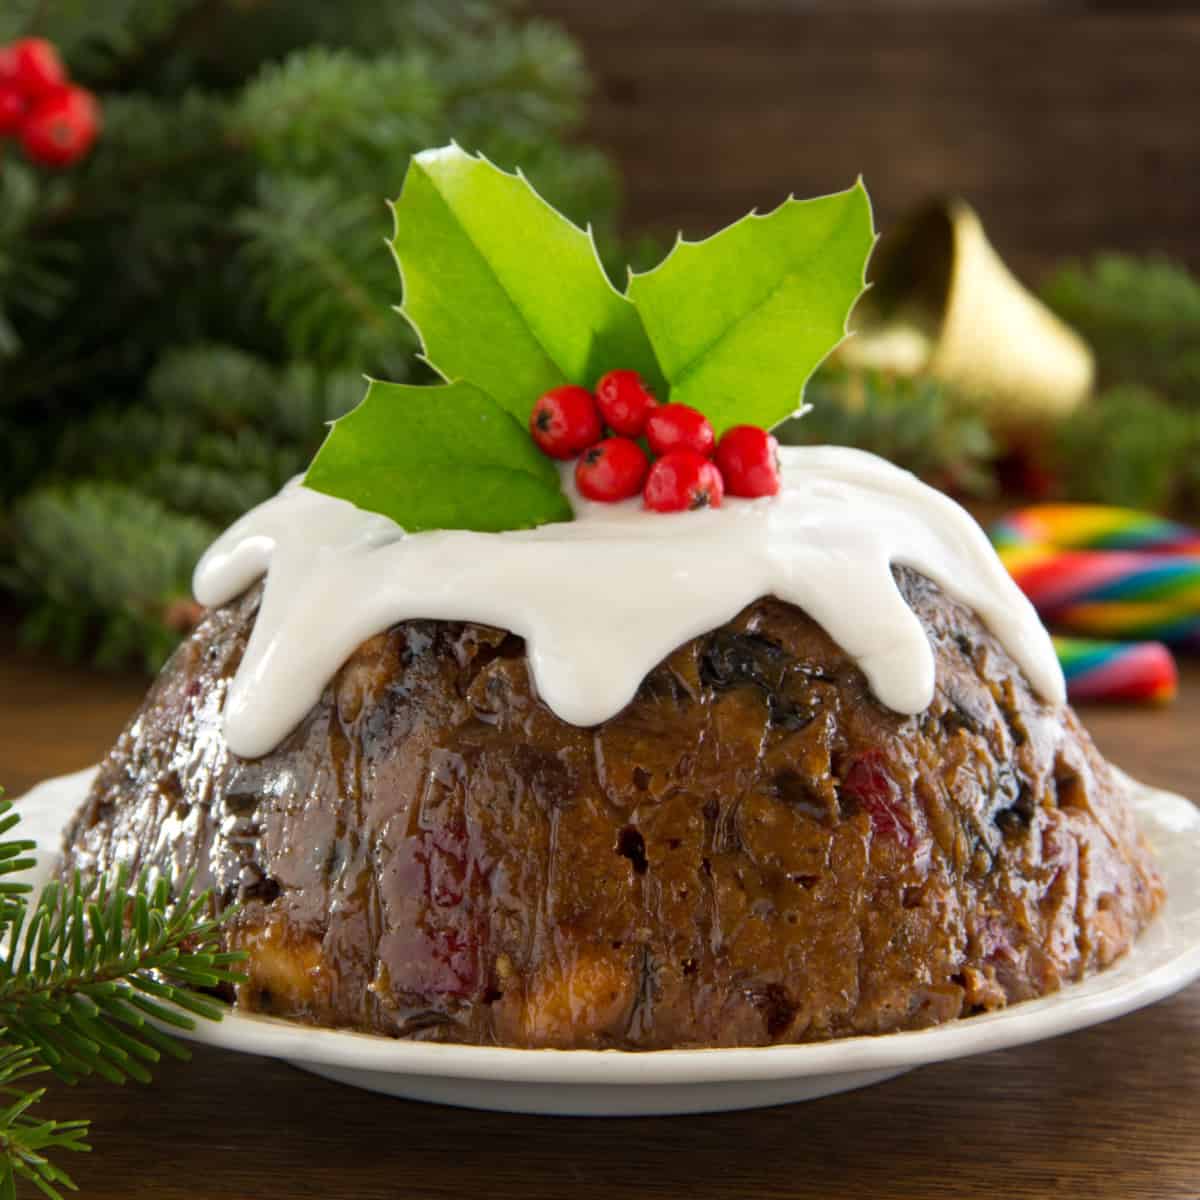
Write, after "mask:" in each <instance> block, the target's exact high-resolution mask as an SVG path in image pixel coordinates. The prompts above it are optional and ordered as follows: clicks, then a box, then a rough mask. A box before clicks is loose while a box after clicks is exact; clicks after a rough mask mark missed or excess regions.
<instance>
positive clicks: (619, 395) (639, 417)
mask: <svg viewBox="0 0 1200 1200" xmlns="http://www.w3.org/2000/svg"><path fill="white" fill-rule="evenodd" d="M596 403H597V404H598V405H599V407H600V415H601V416H602V417H603V418H604V423H605V424H606V425H607V426H608V427H609V429H611V430H612V431H613V433H619V434H622V435H623V436H625V437H640V436H641V435H642V431H643V430H644V429H645V428H646V418H647V417H649V416H650V413H651V410H652V409H654V408H655V406H656V405H657V403H658V402H657V401H656V400H655V399H654V393H653V392H651V391H650V389H649V388H648V387H647V386H646V385H645V384H644V383H643V382H642V377H641V376H640V375H639V374H638V373H637V372H636V371H609V373H608V374H607V375H605V376H603V377H602V378H601V380H600V382H599V383H598V384H596Z"/></svg>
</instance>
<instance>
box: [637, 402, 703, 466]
mask: <svg viewBox="0 0 1200 1200" xmlns="http://www.w3.org/2000/svg"><path fill="white" fill-rule="evenodd" d="M646 440H647V441H648V442H649V443H650V449H651V450H653V451H654V453H655V454H670V453H671V451H672V450H692V451H694V452H695V453H696V454H700V455H703V456H704V457H705V458H707V457H708V456H709V455H710V454H711V453H712V452H713V443H714V442H715V441H716V438H715V437H714V436H713V427H712V426H711V425H710V424H709V423H708V418H707V417H706V416H705V415H704V414H703V413H702V412H698V411H697V410H696V409H694V408H689V407H688V406H687V405H686V404H664V405H662V407H661V408H656V409H654V410H653V411H652V412H651V413H650V416H649V418H648V419H647V421H646Z"/></svg>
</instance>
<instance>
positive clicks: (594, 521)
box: [194, 446, 1066, 758]
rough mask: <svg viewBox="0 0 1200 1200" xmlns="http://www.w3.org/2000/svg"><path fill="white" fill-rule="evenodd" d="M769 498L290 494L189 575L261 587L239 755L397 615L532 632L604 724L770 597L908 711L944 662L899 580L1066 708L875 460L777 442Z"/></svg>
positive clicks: (904, 477) (237, 735)
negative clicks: (650, 681) (436, 503)
mask: <svg viewBox="0 0 1200 1200" xmlns="http://www.w3.org/2000/svg"><path fill="white" fill-rule="evenodd" d="M780 457H781V464H782V476H783V487H782V490H781V491H780V494H779V495H778V496H775V497H773V498H771V499H763V500H738V499H726V501H725V504H724V506H723V507H722V508H720V509H714V510H704V511H699V512H688V513H672V514H659V513H649V512H646V511H644V510H643V509H642V507H641V500H640V498H639V499H634V500H629V501H626V502H624V503H622V504H596V503H592V502H590V501H587V500H584V499H583V498H582V497H580V496H579V495H578V493H576V492H575V490H574V488H573V486H572V483H571V477H570V470H569V469H564V471H563V483H564V488H565V489H566V490H567V492H568V494H569V495H570V498H571V503H572V505H573V507H574V509H575V513H576V518H577V519H576V520H575V521H573V522H566V523H563V524H557V525H543V526H541V527H539V528H537V529H531V530H520V531H512V532H505V533H471V532H467V531H462V530H444V531H437V532H428V533H418V534H405V533H404V531H403V530H402V529H401V528H400V527H399V526H398V525H396V524H395V523H394V522H392V521H390V520H389V519H387V518H386V517H383V516H380V515H378V514H374V513H367V512H363V511H362V510H360V509H357V508H355V507H354V506H353V505H352V504H350V503H348V502H347V501H345V500H337V499H334V498H333V497H331V496H326V495H322V494H321V493H319V492H314V491H310V490H309V489H308V488H305V487H303V486H302V485H301V484H300V483H298V482H297V481H293V482H291V483H289V484H288V485H287V486H286V487H284V488H283V490H282V491H281V492H280V493H279V494H278V495H277V496H275V497H274V498H272V499H270V500H268V501H266V503H264V504H261V505H259V506H258V507H257V508H255V509H253V510H252V511H250V512H249V513H247V514H246V515H245V516H244V517H242V518H241V519H240V520H239V521H237V522H236V523H235V524H234V525H233V526H231V527H230V528H229V529H228V530H227V531H226V532H225V533H224V534H222V535H221V537H219V538H218V539H217V541H216V542H215V543H214V544H213V545H212V546H211V547H210V549H209V550H208V552H207V553H206V554H205V555H204V557H203V558H202V559H201V561H200V563H199V565H198V566H197V568H196V574H195V580H194V589H195V594H196V599H197V600H198V601H199V602H200V603H201V604H205V605H210V606H212V605H218V604H223V603H225V602H226V601H228V600H231V599H233V598H234V597H235V596H237V595H238V594H239V593H240V592H242V591H243V590H244V589H245V588H247V587H249V586H250V584H252V583H253V582H254V581H255V580H256V579H258V578H259V577H260V576H262V575H263V574H264V573H265V574H266V577H267V578H266V588H265V591H264V594H263V600H262V607H261V608H260V610H259V613H258V616H257V619H256V621H255V625H254V630H253V633H252V634H251V637H250V641H249V644H248V646H247V647H246V653H245V655H244V657H243V659H242V662H241V665H240V667H239V668H238V671H237V674H236V676H235V678H234V680H233V683H232V686H231V688H230V691H229V696H228V699H227V701H226V707H225V714H224V722H225V736H226V740H227V741H228V744H229V746H230V749H232V750H233V751H234V753H236V754H239V755H242V756H244V757H247V758H253V757H257V756H258V755H262V754H265V753H267V752H268V751H270V750H271V749H272V748H273V747H274V746H276V745H277V744H278V743H279V742H280V741H281V740H282V739H283V738H284V737H285V736H286V735H287V734H288V733H289V732H290V731H291V730H292V729H293V728H295V726H296V725H297V724H299V722H300V721H301V719H302V718H303V717H304V715H305V713H306V712H307V711H308V710H309V709H310V708H311V707H312V705H313V704H315V703H316V701H317V700H318V699H319V698H320V695H321V692H322V690H323V689H324V687H325V685H326V684H327V683H328V682H329V680H330V679H331V678H332V677H333V675H334V674H335V673H336V672H337V670H338V668H339V667H340V666H341V665H342V664H343V663H344V662H345V661H346V660H347V659H348V658H349V657H350V655H351V654H352V653H353V652H354V650H355V649H356V647H357V646H358V645H359V644H360V643H361V642H363V641H365V640H366V639H367V638H369V637H372V636H373V635H375V634H377V633H380V632H382V631H383V630H385V629H387V628H388V627H389V626H390V625H393V624H394V623H395V622H397V621H403V620H407V619H412V618H419V617H424V618H440V619H444V620H459V621H475V622H479V623H480V624H487V625H494V626H498V627H500V628H502V629H507V630H510V631H511V632H513V633H515V634H518V635H520V636H521V637H523V638H524V639H525V642H526V649H527V653H528V656H529V665H530V669H531V672H532V675H533V680H534V683H535V686H536V688H537V691H538V695H539V696H540V697H541V699H542V700H543V701H544V702H545V703H546V704H547V705H548V706H549V707H550V708H551V709H552V710H553V711H554V712H555V713H556V714H557V715H558V716H559V717H561V718H562V719H563V720H564V721H568V722H570V723H571V724H573V725H582V726H587V725H596V724H599V723H600V722H602V721H605V720H607V719H608V718H609V717H612V716H615V715H616V714H617V713H618V712H620V710H621V709H622V708H624V706H625V705H626V704H628V703H629V701H630V700H631V699H632V698H633V695H634V693H635V692H636V691H637V688H638V685H639V684H640V683H641V681H642V679H643V678H644V677H645V675H646V674H647V673H648V672H649V671H650V670H651V669H652V668H653V667H654V666H655V665H656V664H657V663H659V662H660V661H661V660H662V659H663V658H665V657H666V656H667V655H668V654H669V653H670V652H671V651H672V650H674V649H675V648H676V647H677V646H680V645H681V644H682V643H684V642H686V641H688V640H689V639H690V638H693V637H696V636H697V635H699V634H702V633H705V632H707V631H709V630H711V629H713V628H715V627H717V626H719V625H721V624H723V623H724V622H726V621H728V620H729V619H730V618H732V617H733V616H735V615H736V614H737V613H738V612H739V611H740V610H741V609H742V608H744V607H745V606H746V605H747V604H750V603H751V602H753V601H754V600H757V599H758V598H759V597H761V596H766V595H774V596H777V597H778V598H779V599H781V600H786V601H789V602H790V603H792V604H795V605H796V606H797V607H799V608H801V609H803V610H804V611H805V612H807V613H808V614H809V615H810V616H811V617H812V618H813V619H814V620H816V621H817V622H818V623H819V624H820V625H822V626H823V627H824V629H825V630H826V631H827V632H828V633H829V635H830V636H831V637H832V638H833V639H834V640H835V641H836V642H837V643H838V644H839V645H840V646H841V647H842V648H843V649H844V650H845V651H846V652H847V653H848V654H849V655H851V656H852V657H853V658H854V659H855V660H856V661H857V662H858V664H859V666H860V667H861V668H862V670H863V672H864V674H865V675H866V677H867V679H868V681H869V683H870V685H871V688H872V690H873V692H874V693H875V695H876V696H877V697H878V699H879V700H880V701H881V702H882V703H883V704H885V705H886V706H887V707H889V708H891V709H893V710H895V711H897V712H901V713H918V712H921V711H922V710H923V709H925V708H926V707H927V706H928V705H929V703H930V702H931V700H932V699H933V692H934V655H933V649H932V647H931V646H930V644H929V641H928V639H927V637H926V636H925V632H924V630H923V629H922V627H921V625H920V623H919V622H918V620H917V618H916V616H915V615H914V614H913V612H912V610H911V609H910V608H909V607H908V605H907V604H906V603H905V601H904V599H903V598H902V597H901V595H900V593H899V591H898V590H897V588H896V585H895V582H894V580H893V578H892V574H891V566H892V564H893V563H895V564H899V565H904V566H908V567H912V568H913V569H914V570H916V571H919V572H920V573H921V574H923V575H926V576H928V577H929V578H930V579H932V580H933V581H934V582H935V583H937V584H938V585H939V586H940V587H942V588H943V589H944V590H945V591H946V592H948V593H949V594H950V595H951V596H953V597H955V598H956V599H958V600H960V601H962V602H963V603H964V604H967V605H968V606H970V607H971V608H972V609H973V610H974V611H975V612H976V613H977V614H978V615H979V617H980V619H981V620H982V621H983V622H984V624H985V625H987V627H988V628H989V629H990V630H991V631H992V633H994V634H995V635H996V637H997V638H998V639H999V640H1000V642H1001V644H1002V645H1003V646H1004V647H1005V648H1006V649H1007V651H1008V652H1009V654H1011V655H1012V657H1013V658H1014V659H1015V660H1016V662H1017V663H1018V664H1019V665H1020V667H1021V668H1022V670H1023V671H1024V672H1025V675H1026V677H1027V678H1028V679H1029V681H1030V683H1031V684H1032V685H1033V687H1034V688H1035V690H1036V691H1037V692H1038V693H1039V694H1040V695H1041V696H1042V697H1043V699H1045V700H1047V701H1049V702H1051V703H1054V704H1061V703H1063V702H1064V700H1065V697H1066V688H1065V685H1064V682H1063V675H1062V671H1061V669H1060V667H1059V665H1058V660H1057V658H1056V656H1055V653H1054V647H1053V645H1052V643H1051V641H1050V638H1049V635H1048V634H1047V633H1046V631H1045V629H1044V628H1043V626H1042V624H1041V622H1040V620H1039V619H1038V617H1037V614H1036V613H1035V612H1034V610H1033V607H1032V605H1031V604H1030V603H1029V601H1028V600H1026V598H1025V597H1024V596H1023V595H1022V593H1021V592H1020V590H1019V589H1018V588H1017V587H1016V585H1015V584H1014V583H1013V581H1012V580H1011V578H1010V577H1009V575H1008V573H1007V572H1006V571H1005V569H1004V567H1003V566H1002V565H1001V563H1000V560H999V559H998V558H997V557H996V555H995V553H994V551H993V550H992V548H991V546H990V545H989V543H988V540H987V538H986V537H985V535H984V533H983V531H982V530H981V529H980V528H979V526H978V525H977V524H976V523H975V521H974V520H973V519H972V518H971V517H970V516H969V515H968V514H967V513H966V512H965V511H964V510H963V509H962V508H961V507H960V506H959V505H957V504H956V503H955V502H954V501H952V500H950V499H949V498H948V497H946V496H944V495H943V494H942V493H940V492H938V491H936V490H934V489H933V488H930V487H927V486H926V485H925V484H923V483H921V482H920V481H919V480H918V479H917V478H916V477H915V476H913V475H911V474H909V473H908V472H907V471H903V470H900V469H899V468H897V467H894V466H892V465H891V464H890V463H887V462H885V461H884V460H883V459H880V458H877V457H875V456H874V455H870V454H865V453H863V452H862V451H858V450H851V449H846V448H843V447H828V446H817V447H785V448H783V449H782V450H781V452H780Z"/></svg>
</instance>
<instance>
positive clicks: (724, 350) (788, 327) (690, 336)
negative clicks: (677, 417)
mask: <svg viewBox="0 0 1200 1200" xmlns="http://www.w3.org/2000/svg"><path fill="white" fill-rule="evenodd" d="M874 242H875V230H874V225H873V222H872V219H871V202H870V200H869V198H868V196H867V192H866V189H865V188H864V187H863V185H862V182H861V180H860V181H859V182H858V183H857V184H855V186H854V187H852V188H850V189H849V190H848V191H845V192H838V193H835V194H834V195H832V196H822V197H820V198H818V199H816V200H787V201H785V202H784V203H783V204H781V205H780V206H779V207H778V208H777V209H775V210H774V211H773V212H769V213H767V214H765V215H764V216H758V215H757V214H755V213H751V214H750V215H749V216H748V217H744V218H743V219H742V220H740V221H738V222H737V223H736V224H734V225H730V226H729V227H728V228H727V229H723V230H721V232H720V233H717V234H714V235H713V236H712V237H710V238H708V239H707V240H706V241H702V242H685V241H683V240H680V241H679V242H678V243H677V244H676V245H675V248H674V249H673V250H672V251H671V253H670V254H669V255H667V257H666V258H665V259H664V260H663V262H662V263H661V264H660V265H659V266H658V267H656V268H655V269H654V270H652V271H649V272H646V273H645V274H642V275H635V276H634V277H633V278H632V279H631V280H630V283H629V296H630V298H631V299H632V300H633V302H634V303H635V304H636V305H637V309H638V312H639V313H640V314H641V318H642V322H643V324H644V326H645V328H646V332H647V333H648V334H649V336H650V342H651V344H652V345H653V347H654V351H655V354H656V355H657V357H658V361H659V364H660V365H661V366H662V369H663V372H664V373H665V374H666V377H667V380H668V382H669V384H670V389H671V400H672V401H678V402H680V403H683V404H690V405H692V406H693V407H694V408H698V409H700V411H701V412H703V413H704V414H705V415H706V416H707V417H708V418H709V420H710V421H712V423H713V425H714V427H715V428H716V431H717V433H718V435H719V434H720V433H721V431H722V430H724V429H726V428H728V427H729V426H730V425H740V424H755V425H763V426H766V427H767V428H770V427H771V426H772V425H775V424H777V423H778V422H779V421H781V420H783V419H784V418H785V417H787V416H790V415H791V414H792V413H794V412H795V411H796V409H797V408H799V407H800V404H801V400H802V397H803V393H804V384H805V382H806V381H807V380H808V377H809V376H810V375H811V374H812V372H813V370H814V369H815V368H816V366H817V365H818V364H819V363H820V362H821V360H822V359H823V358H825V357H826V355H828V354H829V352H830V351H831V350H833V348H834V347H835V346H836V345H837V344H838V342H840V341H841V340H842V338H843V337H844V336H845V333H846V319H847V317H848V316H849V314H850V309H851V308H852V307H853V305H854V302H855V300H856V299H857V298H858V296H859V294H860V293H861V292H862V288H863V279H864V272H865V270H866V263H867V257H868V256H869V254H870V252H871V247H872V246H873V245H874Z"/></svg>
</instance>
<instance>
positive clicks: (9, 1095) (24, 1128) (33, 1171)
mask: <svg viewBox="0 0 1200 1200" xmlns="http://www.w3.org/2000/svg"><path fill="white" fill-rule="evenodd" d="M7 1033H8V1031H7V1030H6V1029H0V1044H3V1042H4V1039H5V1038H6V1035H7ZM47 1070H49V1068H48V1067H46V1066H44V1065H43V1064H41V1063H39V1062H38V1059H37V1053H36V1051H34V1050H31V1049H29V1048H27V1047H22V1046H12V1045H8V1046H4V1048H3V1049H0V1094H3V1095H4V1096H5V1098H6V1099H8V1100H9V1103H8V1104H7V1105H5V1106H4V1107H0V1200H10V1198H11V1200H16V1195H17V1190H16V1187H17V1180H18V1179H24V1180H27V1181H28V1182H30V1183H32V1184H34V1185H35V1186H36V1187H37V1188H38V1189H39V1191H41V1192H42V1194H43V1195H46V1196H49V1197H50V1198H51V1200H62V1192H61V1190H60V1189H61V1188H66V1189H67V1190H68V1191H72V1192H74V1191H77V1190H78V1189H77V1188H76V1187H75V1184H74V1182H73V1181H72V1180H71V1177H70V1176H69V1175H68V1174H67V1173H66V1172H65V1171H64V1170H63V1169H62V1168H61V1167H58V1166H56V1165H55V1164H54V1163H53V1162H51V1161H50V1159H49V1158H47V1155H48V1154H54V1153H59V1152H62V1151H64V1150H69V1151H75V1152H80V1151H87V1150H90V1149H91V1148H92V1147H91V1145H90V1144H89V1143H88V1142H87V1141H85V1140H84V1139H85V1138H86V1137H87V1132H88V1127H89V1126H90V1124H91V1122H90V1121H49V1120H42V1119H40V1118H38V1117H36V1116H35V1115H34V1114H33V1112H32V1109H33V1108H34V1107H35V1106H36V1105H37V1104H38V1103H39V1102H40V1101H41V1099H42V1097H43V1096H45V1094H46V1089H45V1088H34V1089H32V1090H28V1091H27V1090H25V1089H23V1088H18V1087H16V1086H14V1085H15V1084H17V1083H19V1082H20V1081H21V1080H23V1079H28V1078H29V1077H30V1076H31V1075H41V1074H43V1073H44V1072H46V1071H47Z"/></svg>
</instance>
